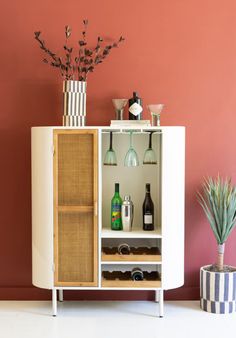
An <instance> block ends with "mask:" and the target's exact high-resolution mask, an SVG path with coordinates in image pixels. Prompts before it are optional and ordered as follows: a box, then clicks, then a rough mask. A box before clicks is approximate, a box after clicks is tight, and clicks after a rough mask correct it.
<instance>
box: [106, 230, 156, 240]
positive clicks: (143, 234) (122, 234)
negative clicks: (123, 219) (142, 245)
mask: <svg viewBox="0 0 236 338" xmlns="http://www.w3.org/2000/svg"><path fill="white" fill-rule="evenodd" d="M101 237H102V238H162V235H161V230H159V229H158V230H153V231H143V230H132V231H129V232H128V231H114V230H111V229H104V228H103V229H102V233H101Z"/></svg>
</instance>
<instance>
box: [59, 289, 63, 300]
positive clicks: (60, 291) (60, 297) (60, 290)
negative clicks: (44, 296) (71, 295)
mask: <svg viewBox="0 0 236 338" xmlns="http://www.w3.org/2000/svg"><path fill="white" fill-rule="evenodd" d="M59 302H63V290H62V289H59Z"/></svg>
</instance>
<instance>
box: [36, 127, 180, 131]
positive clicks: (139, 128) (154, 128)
mask: <svg viewBox="0 0 236 338" xmlns="http://www.w3.org/2000/svg"><path fill="white" fill-rule="evenodd" d="M173 128H180V129H185V126H157V127H153V126H150V127H147V126H120V127H113V126H112V127H110V126H85V127H63V126H35V127H31V129H32V130H34V129H52V130H53V129H62V130H76V129H78V130H83V129H84V130H85V129H98V130H102V131H103V130H105V131H109V130H165V129H173Z"/></svg>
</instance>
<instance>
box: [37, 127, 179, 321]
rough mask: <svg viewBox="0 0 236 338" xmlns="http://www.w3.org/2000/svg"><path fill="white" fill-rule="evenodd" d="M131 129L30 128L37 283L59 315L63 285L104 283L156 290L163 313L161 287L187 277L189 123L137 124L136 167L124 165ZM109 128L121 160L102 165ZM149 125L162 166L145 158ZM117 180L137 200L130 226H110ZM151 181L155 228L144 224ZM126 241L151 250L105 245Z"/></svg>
mask: <svg viewBox="0 0 236 338" xmlns="http://www.w3.org/2000/svg"><path fill="white" fill-rule="evenodd" d="M130 130H131V128H129V127H124V128H123V127H122V128H110V127H79V128H74V127H69V128H68V127H33V128H32V266H33V285H35V286H37V287H39V288H44V289H50V290H52V298H53V299H52V300H53V301H52V304H53V315H54V316H55V315H56V314H57V293H59V300H60V301H62V300H63V290H85V289H87V290H88V289H89V290H99V289H102V290H153V291H155V292H156V297H155V299H156V301H159V316H160V317H162V316H163V291H164V290H168V289H173V288H177V287H180V286H182V285H183V283H184V168H185V128H184V127H145V128H140V127H139V128H135V129H132V132H133V146H134V148H135V150H136V152H137V153H138V156H139V161H140V165H139V166H138V167H133V168H129V167H125V166H124V158H125V154H126V152H127V150H128V148H129V131H130ZM111 131H112V132H113V148H114V150H115V152H116V155H117V162H118V163H117V166H104V165H103V158H104V156H105V152H106V150H107V149H108V147H109V133H110V132H111ZM150 131H153V135H152V139H153V149H154V150H155V152H156V154H157V159H158V161H157V165H144V164H143V163H142V159H143V154H144V152H145V149H146V148H147V147H148V137H149V132H150ZM115 182H118V183H120V195H121V197H122V198H123V197H124V195H131V199H132V201H133V203H134V206H135V209H134V222H133V228H132V231H131V232H124V231H112V230H111V229H110V203H111V198H112V196H113V194H114V185H115ZM146 183H150V184H151V196H152V200H153V202H154V206H155V217H154V220H155V221H154V222H155V229H154V231H143V230H142V203H143V200H144V197H145V184H146ZM122 243H127V244H128V245H129V246H130V247H134V248H143V247H145V248H152V249H153V248H154V253H147V254H136V255H134V254H130V255H119V254H117V253H114V252H111V253H109V252H107V251H106V249H107V248H113V249H114V248H117V247H118V246H119V245H120V244H122ZM155 248H156V249H157V250H156V251H155ZM136 267H138V268H140V269H142V271H143V272H144V274H146V275H145V276H147V277H145V278H144V280H142V281H133V280H132V279H131V278H123V276H127V275H128V276H129V273H130V271H131V270H132V269H133V268H136ZM114 276H115V277H114ZM119 276H121V277H119ZM150 276H151V277H150Z"/></svg>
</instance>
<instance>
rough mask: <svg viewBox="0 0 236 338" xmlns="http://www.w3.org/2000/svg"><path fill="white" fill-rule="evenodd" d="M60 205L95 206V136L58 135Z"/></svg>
mask: <svg viewBox="0 0 236 338" xmlns="http://www.w3.org/2000/svg"><path fill="white" fill-rule="evenodd" d="M58 204H59V205H93V135H92V134H73V133H72V134H61V135H58Z"/></svg>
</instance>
